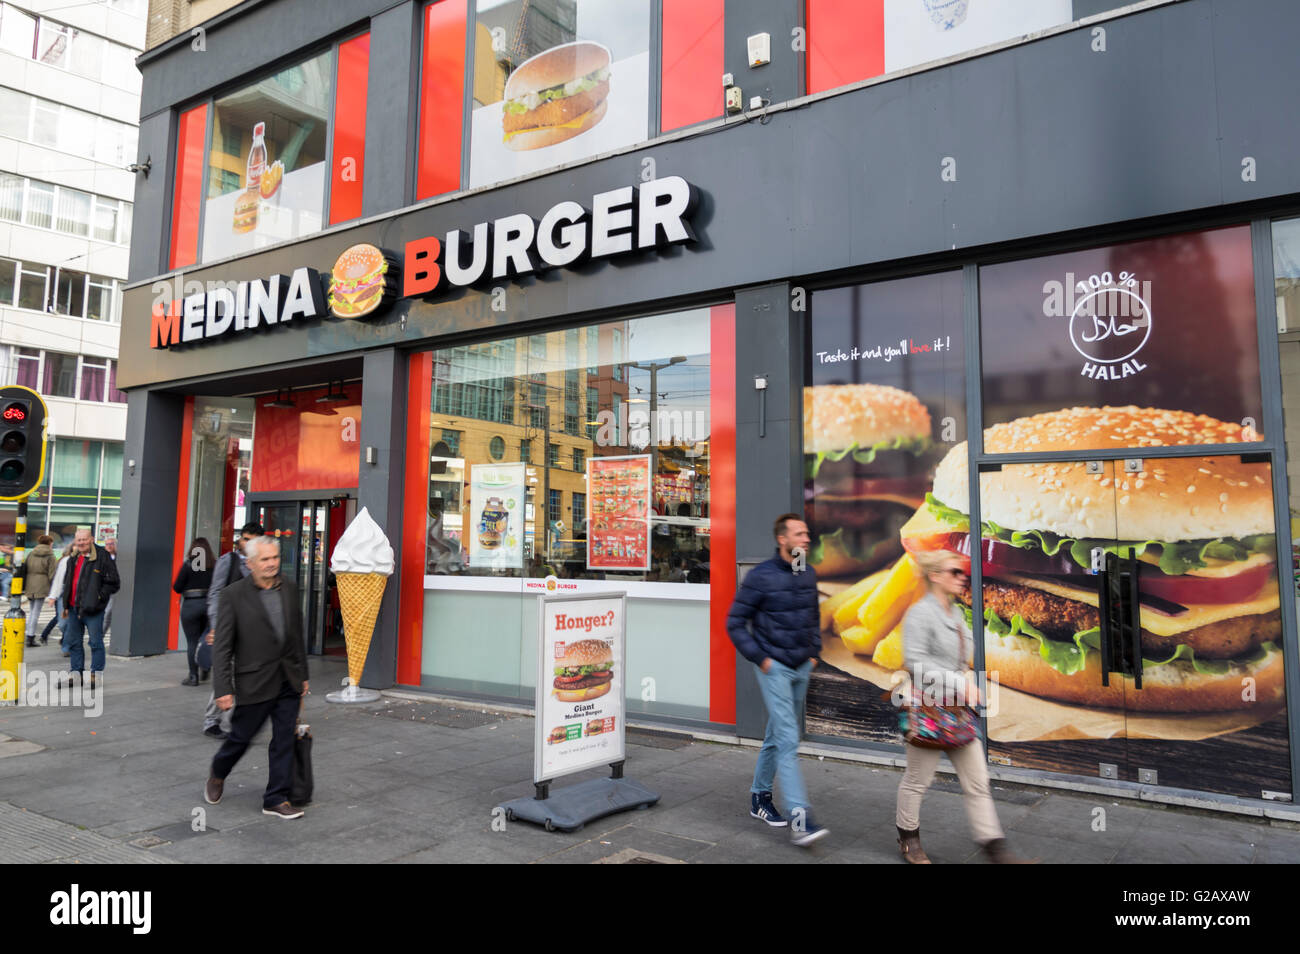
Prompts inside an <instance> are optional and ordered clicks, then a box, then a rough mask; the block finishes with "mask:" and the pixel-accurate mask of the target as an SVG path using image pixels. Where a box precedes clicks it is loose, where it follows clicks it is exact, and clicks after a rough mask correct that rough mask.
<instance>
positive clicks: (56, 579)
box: [41, 547, 72, 656]
mask: <svg viewBox="0 0 1300 954" xmlns="http://www.w3.org/2000/svg"><path fill="white" fill-rule="evenodd" d="M71 556H72V547H68V548H67V549H66V550H64V551H63V556H61V557H59V562H58V563H57V564H55V567H54V576H53V577H52V578H51V580H50V592H49V595H48V596H47V597H46V598H45V602H47V603H49V604H50V606H52V607H54V618H53V619H52V620H50V621H49V622H48V623H46V624H45V628H44V629H43V630H41V642H42V643H44V642H45V641H46V640H48V639H49V638H50V630H52V629H53V628H54V627H55V626H57V627H59V648H60V649H62V650H63V655H65V656H70V655H72V651H71V650H70V649H69V648H68V621H67V619H65V618H64V615H63V581H64V580H65V579H66V578H67V572H68V560H69V557H71Z"/></svg>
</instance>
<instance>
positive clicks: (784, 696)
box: [727, 513, 829, 846]
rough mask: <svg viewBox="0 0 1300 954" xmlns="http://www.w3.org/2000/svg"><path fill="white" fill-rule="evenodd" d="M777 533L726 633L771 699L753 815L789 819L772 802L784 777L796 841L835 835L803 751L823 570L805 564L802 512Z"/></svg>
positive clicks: (778, 821)
mask: <svg viewBox="0 0 1300 954" xmlns="http://www.w3.org/2000/svg"><path fill="white" fill-rule="evenodd" d="M773 533H774V534H775V535H776V546H777V551H776V553H775V554H774V555H773V556H772V558H771V559H770V560H765V561H764V562H762V563H760V564H759V565H758V566H756V567H754V568H753V569H752V570H750V571H749V573H748V574H747V575H746V576H745V580H744V582H743V583H741V585H740V589H739V590H738V591H737V592H736V599H735V602H733V603H732V604H731V611H730V612H729V613H728V614H727V634H728V635H729V636H730V637H731V641H732V642H733V643H735V644H736V649H738V650H739V651H740V654H741V655H742V656H744V657H745V658H746V659H748V660H749V661H750V662H752V663H753V664H754V665H755V666H756V667H757V676H758V685H759V688H760V689H761V690H762V692H763V702H764V703H765V704H766V705H767V734H766V735H764V737H763V748H762V749H760V750H759V753H758V765H757V766H755V767H754V784H753V786H752V787H751V788H750V795H749V800H750V809H749V814H750V815H751V816H753V817H754V818H757V819H760V820H761V821H764V822H767V824H769V825H771V826H773V827H774V828H781V827H784V826H785V825H787V824H789V822H787V821H786V819H785V818H783V817H782V816H781V813H780V812H778V811H777V810H776V806H775V805H774V804H773V803H772V780H773V777H774V776H776V775H780V776H781V793H782V794H783V795H784V796H785V801H786V807H787V809H789V811H790V817H791V819H792V820H793V822H794V825H793V827H792V830H791V840H792V841H794V843H795V844H796V845H800V846H805V845H811V844H812V843H813V842H814V841H816V840H817V839H819V838H821V837H823V836H825V835H827V834H829V832H828V831H827V830H826V829H825V828H823V827H821V826H820V825H817V824H815V823H814V822H813V819H812V810H811V809H810V808H809V806H808V791H807V789H806V788H805V787H804V783H803V772H802V771H801V770H800V769H799V754H798V749H799V709H800V707H801V706H802V705H803V700H804V696H806V695H807V694H808V676H809V674H810V673H811V672H812V670H813V667H814V666H815V665H816V664H817V654H818V653H819V652H821V648H822V640H821V627H820V624H819V619H818V613H817V574H816V573H815V572H813V569H812V567H810V566H808V565H807V563H806V562H805V560H806V554H807V552H808V544H809V541H810V538H809V535H808V525H807V524H806V523H804V522H803V521H802V520H800V519H799V515H798V514H797V513H786V514H782V515H781V516H780V517H778V518H777V520H776V525H775V526H774V527H773Z"/></svg>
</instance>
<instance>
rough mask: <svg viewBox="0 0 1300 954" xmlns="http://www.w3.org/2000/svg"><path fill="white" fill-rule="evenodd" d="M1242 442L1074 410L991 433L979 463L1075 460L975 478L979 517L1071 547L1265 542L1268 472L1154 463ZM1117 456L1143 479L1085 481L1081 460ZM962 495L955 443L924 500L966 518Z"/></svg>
mask: <svg viewBox="0 0 1300 954" xmlns="http://www.w3.org/2000/svg"><path fill="white" fill-rule="evenodd" d="M1243 440H1245V437H1244V435H1243V431H1242V428H1241V426H1240V425H1237V424H1230V423H1227V422H1225V421H1219V420H1216V419H1215V418H1212V417H1207V416H1205V415H1203V414H1190V413H1188V412H1186V411H1164V410H1158V409H1156V408H1140V407H1133V406H1129V407H1100V408H1097V407H1091V408H1080V407H1076V408H1069V409H1066V410H1061V411H1052V412H1049V413H1045V414H1035V415H1034V416H1033V417H1025V418H1020V419H1018V420H1015V421H1011V422H1009V423H1007V424H997V425H994V426H993V427H990V428H988V429H987V430H986V431H985V439H984V447H985V451H986V452H988V453H991V454H1010V453H1024V452H1032V451H1077V452H1078V454H1079V457H1080V460H1078V461H1071V462H1067V463H1051V464H1048V463H1043V464H1008V465H1006V466H1004V467H1003V468H1002V469H1001V470H998V471H990V472H989V473H985V474H981V475H980V511H981V516H982V518H983V520H985V521H991V522H993V523H996V524H999V525H1001V526H1003V527H1009V528H1011V529H1013V530H1046V531H1050V532H1052V533H1056V534H1059V535H1061V536H1068V537H1076V538H1083V537H1090V538H1096V537H1101V538H1122V539H1125V540H1166V541H1182V540H1201V539H1207V538H1213V537H1243V536H1248V535H1250V534H1256V533H1273V532H1274V520H1273V487H1272V481H1271V476H1270V471H1269V465H1268V464H1267V463H1243V462H1242V460H1241V458H1240V457H1239V456H1229V457H1175V458H1166V457H1160V449H1161V448H1162V447H1169V446H1174V445H1186V444H1203V443H1204V444H1219V443H1228V442H1239V441H1243ZM1125 447H1129V448H1132V449H1133V451H1132V456H1133V457H1140V458H1142V459H1143V460H1144V462H1145V464H1144V466H1146V468H1147V469H1146V470H1143V471H1140V472H1138V473H1135V474H1129V473H1125V472H1124V470H1123V465H1122V464H1121V463H1120V462H1116V463H1115V464H1114V465H1107V466H1106V468H1105V469H1104V472H1103V473H1100V474H1089V473H1088V472H1087V465H1086V463H1085V461H1086V460H1087V459H1088V456H1089V452H1090V451H1095V450H1097V449H1099V448H1103V449H1111V448H1125ZM1153 458H1160V459H1159V460H1158V461H1157V460H1153ZM968 488H969V483H968V477H967V465H966V444H965V443H961V444H958V445H957V446H956V447H954V448H953V449H952V450H951V451H950V452H949V453H948V456H947V457H945V458H944V459H943V460H942V461H941V462H940V463H939V466H938V468H937V470H936V471H935V478H934V490H933V493H934V496H935V498H936V499H938V500H939V501H940V502H941V503H944V504H946V505H947V506H949V507H952V508H954V509H956V510H959V511H961V512H962V513H970V501H969V493H968Z"/></svg>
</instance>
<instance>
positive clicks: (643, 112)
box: [469, 0, 650, 188]
mask: <svg viewBox="0 0 1300 954" xmlns="http://www.w3.org/2000/svg"><path fill="white" fill-rule="evenodd" d="M476 11H477V14H476V21H475V26H474V78H473V91H474V104H473V118H472V121H471V123H472V125H471V133H470V182H469V184H470V187H471V188H475V187H478V186H484V185H490V184H492V183H494V182H501V181H503V180H505V179H511V178H514V177H516V176H522V175H527V174H529V173H532V172H537V171H540V170H542V169H549V168H552V167H554V166H558V165H561V164H563V163H567V162H574V161H577V160H580V159H585V158H587V157H588V156H595V155H599V154H601V153H605V152H609V151H611V150H614V149H619V148H622V147H623V146H628V145H632V144H634V143H638V142H643V141H645V140H646V139H647V138H648V137H649V102H650V97H649V85H650V3H649V0H478V2H477V6H476Z"/></svg>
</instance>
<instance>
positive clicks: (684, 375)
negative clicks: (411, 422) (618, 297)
mask: <svg viewBox="0 0 1300 954" xmlns="http://www.w3.org/2000/svg"><path fill="white" fill-rule="evenodd" d="M709 373H710V369H709V313H708V310H707V309H701V310H696V311H687V312H677V313H673V314H667V315H657V316H652V317H647V318H638V319H628V320H623V321H617V322H609V323H605V324H600V325H593V326H588V327H585V328H582V329H569V330H567V331H557V332H550V333H547V334H541V335H532V336H528V337H521V338H509V339H503V340H498V341H491V342H485V343H481V344H474V345H464V346H460V347H456V348H447V349H443V350H440V351H437V352H435V353H434V356H433V369H432V375H433V380H432V387H431V415H430V424H429V428H430V430H429V499H428V507H429V509H428V540H427V547H426V557H427V560H426V563H427V567H426V569H427V572H429V573H433V574H468V575H475V576H485V575H495V576H506V577H519V576H528V577H545V576H550V575H554V576H557V577H569V578H584V579H621V580H645V581H652V582H653V581H658V582H688V581H689V582H698V583H706V582H708V578H709V468H710V458H709ZM614 457H629V458H633V459H634V460H635V459H637V458H640V459H641V460H644V461H647V464H648V466H649V468H650V473H651V474H652V475H653V478H652V480H650V481H649V482H648V486H647V484H646V482H645V481H644V476H645V469H644V468H645V466H647V465H646V464H642V465H639V466H641V467H642V470H641V474H642V477H643V481H642V487H643V488H644V490H643V492H642V494H641V497H642V500H643V501H644V498H645V497H646V496H647V495H648V497H649V500H648V501H645V503H646V504H647V505H643V506H640V508H639V510H638V512H640V513H648V516H649V519H648V522H645V526H646V536H647V537H648V539H647V540H646V541H645V542H644V543H643V545H642V548H641V551H640V552H642V553H645V552H648V561H647V562H648V563H649V568H648V569H634V570H620V571H612V570H611V571H606V570H593V569H591V568H590V565H591V563H592V562H593V561H592V559H591V551H592V548H591V544H592V542H593V536H596V537H599V536H600V535H601V534H602V533H608V532H609V528H610V526H611V525H612V522H611V521H610V520H609V519H608V518H607V517H606V516H605V512H604V511H605V500H604V498H603V497H593V493H592V490H591V488H590V487H589V486H588V484H589V475H588V471H589V469H590V466H591V464H592V462H593V461H599V460H601V459H603V458H614ZM510 465H516V466H518V467H520V472H521V473H522V475H523V476H522V481H523V488H522V503H523V506H522V508H521V509H522V511H523V513H522V517H521V518H520V520H519V524H518V525H519V527H520V528H521V530H522V539H521V540H519V543H520V544H521V548H522V557H521V559H520V561H519V563H521V564H522V566H512V567H511V568H509V569H492V568H488V567H486V566H477V565H471V559H470V552H471V549H473V547H472V546H471V539H470V535H471V534H474V533H476V532H477V530H476V526H477V524H476V521H477V520H478V519H479V511H480V510H482V508H483V506H484V505H486V503H487V500H486V498H485V500H483V501H477V503H478V504H479V505H480V506H479V507H478V508H476V507H475V503H476V501H475V500H474V499H473V498H474V494H473V492H472V485H473V483H474V479H475V478H474V472H475V468H488V467H497V466H500V467H501V468H502V473H503V474H512V473H515V471H513V470H511V469H510ZM479 493H480V494H487V493H488V491H479ZM491 493H492V495H493V497H494V498H496V499H495V500H494V502H493V511H494V514H495V512H496V509H497V508H498V507H501V506H504V504H502V503H500V502H498V501H499V500H508V499H509V496H508V494H507V493H505V492H498V491H491ZM629 493H631V490H629ZM634 509H635V508H634ZM496 520H499V518H497V517H495V516H494V521H496ZM509 526H511V527H512V528H513V526H515V525H514V524H509ZM512 533H513V530H511V531H509V534H512ZM499 545H503V544H498V542H497V539H496V534H495V532H494V533H493V534H492V546H493V548H496V547H498V546H499ZM595 549H596V552H601V549H600V548H599V547H597V548H595ZM595 562H599V560H597V561H595ZM496 565H497V566H501V565H502V564H501V562H500V561H498V562H497V563H496Z"/></svg>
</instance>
